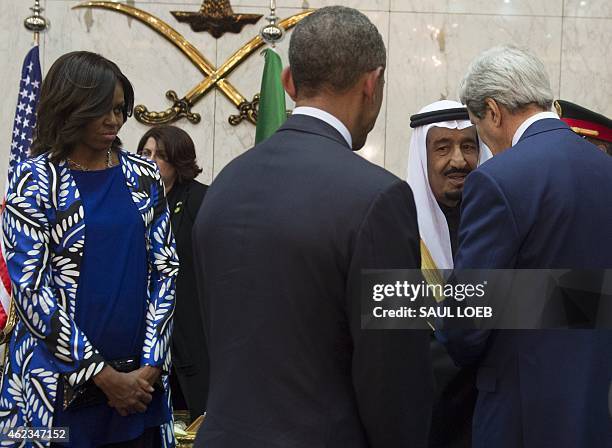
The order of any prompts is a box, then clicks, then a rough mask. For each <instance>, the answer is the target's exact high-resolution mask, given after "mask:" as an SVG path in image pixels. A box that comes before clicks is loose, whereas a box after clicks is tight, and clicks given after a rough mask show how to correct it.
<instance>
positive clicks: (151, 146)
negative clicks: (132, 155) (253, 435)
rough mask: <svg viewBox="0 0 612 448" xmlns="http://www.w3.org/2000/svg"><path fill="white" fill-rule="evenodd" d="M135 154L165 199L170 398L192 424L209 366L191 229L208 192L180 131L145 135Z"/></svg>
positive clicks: (161, 128) (164, 129)
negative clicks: (160, 184) (172, 253)
mask: <svg viewBox="0 0 612 448" xmlns="http://www.w3.org/2000/svg"><path fill="white" fill-rule="evenodd" d="M138 154H142V155H144V156H146V157H149V158H150V159H151V160H153V161H154V162H155V163H157V166H158V167H159V171H160V172H161V176H162V179H163V181H164V185H165V188H166V195H167V196H168V206H169V209H170V216H171V222H172V230H173V232H174V237H175V238H176V248H177V252H178V255H179V260H180V268H179V274H178V278H177V280H176V310H175V312H174V333H173V335H172V365H173V371H174V373H176V380H178V382H177V381H173V378H172V377H171V384H172V397H173V402H174V403H175V405H176V407H175V408H177V409H178V408H180V407H181V406H183V408H184V404H183V403H182V402H183V399H184V401H185V402H186V404H187V407H188V409H189V413H190V414H191V419H192V420H193V419H195V418H196V417H198V416H199V415H202V414H203V413H204V411H205V410H206V400H207V399H208V364H209V361H208V350H207V348H206V339H205V335H204V324H203V322H204V321H203V319H202V314H201V310H200V304H199V301H198V294H197V288H196V278H195V272H194V268H193V250H192V243H191V229H192V227H193V222H194V220H195V218H196V215H197V213H198V210H199V208H200V205H201V204H202V200H203V199H204V195H205V194H206V189H207V188H208V187H207V186H206V185H203V184H201V183H200V182H198V181H197V180H195V177H196V176H197V175H198V174H200V173H201V172H202V169H201V168H199V167H198V165H197V163H196V153H195V147H194V144H193V141H192V140H191V138H190V137H189V135H188V134H187V133H186V132H185V131H183V130H182V129H180V128H177V127H175V126H158V127H155V128H151V129H149V130H148V131H147V132H146V133H145V134H144V135H143V136H142V138H141V139H140V143H139V144H138ZM198 286H200V287H202V286H203V285H198Z"/></svg>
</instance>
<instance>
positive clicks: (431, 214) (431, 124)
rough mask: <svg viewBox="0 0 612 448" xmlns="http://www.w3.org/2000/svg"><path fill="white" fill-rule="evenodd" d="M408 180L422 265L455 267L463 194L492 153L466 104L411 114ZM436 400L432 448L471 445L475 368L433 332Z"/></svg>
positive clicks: (427, 273)
mask: <svg viewBox="0 0 612 448" xmlns="http://www.w3.org/2000/svg"><path fill="white" fill-rule="evenodd" d="M410 120H411V123H410V126H411V127H412V128H414V131H413V133H412V139H411V141H410V153H409V163H408V183H409V184H410V186H411V188H412V191H413V194H414V200H415V203H416V208H417V217H418V221H419V231H420V234H421V265H422V268H423V270H424V276H425V278H427V279H428V280H430V278H431V277H430V276H431V275H432V274H431V272H432V271H431V270H438V269H440V270H442V269H452V268H453V254H454V253H455V251H456V250H457V247H456V241H457V230H458V227H459V216H460V208H461V195H462V193H463V183H464V180H465V178H466V176H467V175H468V174H469V173H470V172H471V171H472V170H474V169H475V168H476V167H477V166H478V165H479V164H480V163H482V162H484V161H485V160H487V159H488V158H489V157H491V153H490V151H489V149H488V148H487V147H486V146H484V145H482V144H480V143H479V140H478V135H477V133H476V129H475V127H474V126H473V125H472V123H471V122H470V120H469V117H468V112H467V109H466V108H465V106H463V105H462V104H461V103H458V102H456V101H448V100H444V101H437V102H435V103H433V104H430V105H428V106H425V107H424V108H422V109H421V110H420V111H419V112H418V114H416V115H413V116H412V117H410ZM431 351H432V362H433V364H434V373H435V378H436V386H437V387H436V402H435V404H434V411H433V416H432V425H431V431H430V441H429V446H430V448H451V447H452V448H469V447H470V446H471V421H472V415H473V411H474V404H475V400H476V396H477V391H476V388H475V371H474V370H473V369H459V368H457V367H456V366H455V365H454V363H453V361H452V360H451V358H450V356H449V355H448V354H447V353H446V349H445V348H444V347H443V346H442V345H441V344H440V343H439V342H437V341H436V340H435V338H433V337H432V342H431Z"/></svg>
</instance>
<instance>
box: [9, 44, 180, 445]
mask: <svg viewBox="0 0 612 448" xmlns="http://www.w3.org/2000/svg"><path fill="white" fill-rule="evenodd" d="M133 104H134V92H133V89H132V86H131V84H130V82H129V81H128V79H127V78H126V77H125V76H124V75H123V73H121V71H120V70H119V68H118V67H117V66H116V65H115V64H114V63H112V62H111V61H108V60H107V59H105V58H103V57H102V56H99V55H97V54H94V53H89V52H74V53H69V54H66V55H64V56H62V57H60V58H59V59H58V60H57V61H56V62H55V63H54V64H53V66H52V67H51V69H50V70H49V73H48V74H47V76H46V78H45V80H44V82H43V85H42V87H41V96H40V103H39V107H38V112H37V117H38V125H37V132H36V138H35V140H34V142H33V145H32V149H31V155H32V158H30V159H29V160H27V161H25V162H24V163H22V164H20V165H19V166H18V167H17V169H16V172H15V174H14V176H13V178H12V179H11V182H10V185H9V190H8V194H7V201H6V208H5V212H4V213H3V233H4V235H3V236H4V243H5V249H6V258H7V265H8V269H9V274H10V276H11V281H12V283H13V300H14V307H15V310H16V312H17V316H18V319H19V320H18V323H17V324H16V326H15V328H14V330H13V334H12V337H11V341H10V345H9V353H8V359H7V363H6V365H5V368H4V375H3V379H2V387H1V391H0V431H4V430H6V429H9V428H16V427H19V426H30V427H47V428H51V427H55V428H57V427H69V428H70V442H69V443H67V444H62V445H60V446H73V447H78V448H87V447H101V446H113V447H117V446H120V447H157V446H160V447H173V446H174V444H175V442H174V434H173V431H172V410H171V407H170V405H169V394H168V372H169V362H170V357H169V341H170V334H171V331H172V314H173V310H174V289H175V286H174V285H175V279H176V275H177V270H178V260H177V256H176V251H175V245H174V239H173V236H172V233H171V230H170V224H169V214H168V209H167V205H166V198H165V194H164V188H163V183H162V181H161V178H160V174H159V171H158V169H157V168H156V166H155V164H154V163H152V162H150V161H148V160H146V159H144V158H142V157H140V156H138V155H135V154H131V153H128V152H126V151H124V150H122V149H121V148H120V144H121V142H120V141H119V139H118V137H117V134H118V132H119V130H120V128H121V126H122V125H123V123H124V122H125V121H126V119H127V117H128V116H130V115H131V113H132V108H133ZM43 445H46V446H48V445H49V442H44V443H43ZM3 446H4V445H3ZM33 446H34V445H33ZM35 446H40V445H35Z"/></svg>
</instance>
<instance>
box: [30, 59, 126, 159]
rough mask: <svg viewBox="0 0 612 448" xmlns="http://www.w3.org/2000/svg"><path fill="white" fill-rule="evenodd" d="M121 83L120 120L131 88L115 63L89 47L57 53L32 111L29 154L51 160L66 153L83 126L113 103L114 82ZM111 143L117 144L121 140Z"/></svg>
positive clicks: (80, 134) (64, 155)
mask: <svg viewBox="0 0 612 448" xmlns="http://www.w3.org/2000/svg"><path fill="white" fill-rule="evenodd" d="M117 83H121V86H122V87H123V97H124V107H123V122H124V123H125V121H126V120H127V119H128V117H129V116H131V115H132V111H133V109H134V89H133V87H132V84H131V83H130V81H129V80H128V79H127V77H126V76H125V75H124V74H123V73H122V72H121V70H120V69H119V67H117V65H116V64H115V63H114V62H112V61H109V60H108V59H106V58H104V57H103V56H100V55H99V54H96V53H91V52H89V51H74V52H72V53H66V54H64V55H62V56H60V57H59V58H58V59H57V60H56V61H55V62H54V63H53V65H52V66H51V68H50V69H49V72H48V73H47V75H46V76H45V79H44V81H43V84H42V87H41V90H40V102H39V103H38V108H37V112H36V130H35V134H34V140H33V142H32V147H31V149H30V155H31V156H37V155H40V154H44V153H46V152H50V153H51V159H52V160H53V161H59V160H61V159H63V158H65V157H67V156H68V154H69V153H70V151H71V150H72V149H73V147H74V145H75V144H76V143H78V142H79V140H80V139H81V138H82V136H83V129H84V128H85V126H86V125H87V124H88V123H89V122H91V121H92V120H95V119H97V118H100V117H101V116H103V115H104V114H106V113H108V112H109V111H110V110H111V109H112V107H113V97H114V93H115V86H116V85H117ZM112 146H113V147H114V148H119V147H120V146H121V140H119V138H117V139H115V141H114V142H113V144H112Z"/></svg>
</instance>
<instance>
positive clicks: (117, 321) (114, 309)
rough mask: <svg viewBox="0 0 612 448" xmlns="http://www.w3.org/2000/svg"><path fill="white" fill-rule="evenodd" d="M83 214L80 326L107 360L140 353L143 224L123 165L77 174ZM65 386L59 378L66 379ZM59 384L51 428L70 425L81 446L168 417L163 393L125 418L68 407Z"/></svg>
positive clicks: (105, 409) (137, 431)
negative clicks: (139, 412)
mask: <svg viewBox="0 0 612 448" xmlns="http://www.w3.org/2000/svg"><path fill="white" fill-rule="evenodd" d="M71 174H72V176H73V177H74V179H75V182H76V184H77V187H78V189H79V192H80V195H81V199H82V202H83V207H84V212H85V225H86V226H85V247H84V254H83V262H82V265H81V272H80V279H79V287H78V291H77V300H76V317H75V320H76V324H77V326H78V327H79V328H80V329H81V330H82V331H83V332H84V333H85V334H86V335H87V337H88V339H89V341H90V342H91V343H92V345H93V346H94V347H95V348H97V349H98V351H99V352H100V353H101V355H102V356H103V357H104V359H105V360H109V361H110V360H116V359H123V358H128V357H135V358H136V359H140V354H141V351H142V346H143V343H144V337H145V318H146V303H147V290H146V285H147V253H146V247H145V225H144V222H143V219H142V216H141V215H140V213H139V211H138V209H137V208H136V205H135V204H134V202H133V200H132V198H131V196H130V192H129V190H128V188H127V185H126V182H125V178H124V176H123V172H122V170H121V167H120V166H116V167H113V168H109V169H105V170H100V171H76V170H73V171H72V172H71ZM60 386H61V383H60ZM62 400H63V390H62V387H59V388H58V398H57V402H56V407H55V417H54V422H53V426H54V427H59V426H67V427H69V428H70V445H69V446H74V447H78V448H87V447H96V446H99V445H104V444H109V443H116V442H121V441H128V440H132V439H135V438H137V437H139V436H140V435H141V434H142V433H143V432H144V430H145V429H146V428H151V427H154V426H159V425H161V424H162V423H164V422H166V421H168V420H169V419H170V410H169V409H168V406H167V404H166V403H165V400H164V399H163V395H162V393H161V392H159V391H156V392H155V393H154V394H153V401H152V402H151V403H150V404H149V406H148V408H147V411H146V412H145V413H143V414H133V415H130V416H127V417H122V416H120V415H119V414H118V413H117V411H115V409H113V408H111V407H109V406H108V405H107V404H101V405H96V406H90V407H86V408H82V409H78V410H75V411H63V410H62V406H61V403H62Z"/></svg>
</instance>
